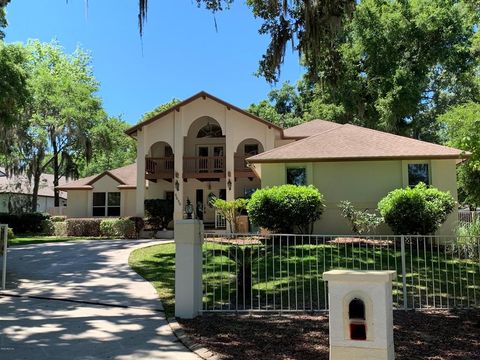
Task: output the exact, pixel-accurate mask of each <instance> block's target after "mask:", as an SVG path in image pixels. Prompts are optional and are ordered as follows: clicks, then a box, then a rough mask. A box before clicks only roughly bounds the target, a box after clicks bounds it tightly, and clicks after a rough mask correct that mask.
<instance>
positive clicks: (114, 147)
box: [79, 117, 137, 177]
mask: <svg viewBox="0 0 480 360" xmlns="http://www.w3.org/2000/svg"><path fill="white" fill-rule="evenodd" d="M129 127H130V125H129V124H128V123H127V122H125V121H124V120H122V119H121V118H118V117H102V118H101V119H100V120H99V122H98V123H97V124H95V125H94V127H93V128H92V129H91V130H90V131H89V136H90V141H91V147H92V156H91V159H90V161H87V159H85V158H84V159H80V160H79V162H80V164H81V165H79V168H80V170H79V175H80V176H81V177H86V176H90V175H94V174H99V173H102V172H104V171H106V170H111V169H115V168H118V167H122V166H125V165H129V164H133V163H134V162H135V159H136V157H137V149H136V146H135V141H134V140H133V139H132V138H130V137H128V136H126V135H125V131H126V130H127V129H128V128H129Z"/></svg>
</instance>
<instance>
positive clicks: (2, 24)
mask: <svg viewBox="0 0 480 360" xmlns="http://www.w3.org/2000/svg"><path fill="white" fill-rule="evenodd" d="M9 2H10V0H0V41H2V40H3V38H4V37H5V33H4V32H3V30H2V29H4V28H6V27H7V18H6V16H5V8H6V6H7V5H8V3H9Z"/></svg>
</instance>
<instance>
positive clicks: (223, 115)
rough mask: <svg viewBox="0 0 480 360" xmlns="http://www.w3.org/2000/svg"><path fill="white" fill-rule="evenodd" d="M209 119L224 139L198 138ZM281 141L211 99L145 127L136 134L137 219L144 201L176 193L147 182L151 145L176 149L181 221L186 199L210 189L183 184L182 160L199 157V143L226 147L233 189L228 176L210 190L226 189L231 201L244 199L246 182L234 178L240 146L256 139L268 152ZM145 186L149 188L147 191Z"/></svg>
mask: <svg viewBox="0 0 480 360" xmlns="http://www.w3.org/2000/svg"><path fill="white" fill-rule="evenodd" d="M207 118H210V119H213V120H215V121H216V122H217V123H218V125H219V126H220V127H221V128H222V133H223V135H224V136H225V138H220V139H218V138H217V139H208V138H204V139H196V138H195V137H196V134H197V132H198V130H199V129H200V128H201V125H202V124H206V123H207V122H209V121H211V120H209V119H207ZM280 137H281V131H280V130H278V129H276V128H273V127H271V126H269V125H268V124H265V123H262V122H259V121H257V120H255V119H252V118H251V117H249V116H246V115H244V114H242V113H240V112H237V111H235V110H233V109H229V108H227V107H226V106H224V105H223V104H220V103H218V102H216V101H214V100H211V99H210V98H208V97H206V98H205V99H202V98H199V99H196V100H194V101H192V102H191V103H189V104H187V105H184V106H182V107H180V108H179V109H178V111H177V110H175V111H173V112H171V113H169V114H167V115H166V116H165V117H163V118H162V119H159V120H157V121H154V122H152V123H150V124H148V125H145V126H144V127H143V129H142V130H139V131H138V132H137V167H138V176H137V184H139V185H140V186H138V187H137V196H136V213H137V215H138V216H143V215H144V205H143V200H144V199H148V198H158V197H160V198H163V194H164V192H165V191H166V189H167V188H168V191H172V190H171V189H173V185H172V183H168V185H167V184H164V181H158V182H157V184H152V182H145V176H144V174H145V155H146V154H148V153H149V152H150V150H151V147H152V145H154V144H156V143H158V142H165V143H167V144H169V145H170V146H171V147H172V149H173V153H174V159H175V165H174V166H175V173H177V174H178V179H179V189H178V191H177V190H176V189H175V190H174V191H175V219H181V218H183V209H184V207H185V201H186V199H187V198H189V199H190V200H192V199H193V197H194V196H192V194H193V195H195V190H196V189H198V188H203V189H207V185H206V184H205V182H199V181H197V180H194V179H188V181H186V182H185V181H182V179H183V156H196V146H197V145H198V144H199V143H211V144H222V145H224V149H225V150H224V153H225V161H226V172H227V173H230V174H231V177H230V180H231V182H232V184H233V185H232V188H231V189H228V187H227V185H226V184H227V182H228V180H229V178H228V176H227V177H226V178H224V179H220V181H216V182H212V184H213V183H215V184H214V185H211V187H212V186H213V188H214V189H216V190H217V191H218V190H219V189H222V188H223V189H226V191H227V200H232V199H234V198H236V197H239V196H243V194H244V189H245V186H244V184H243V182H244V180H236V179H235V178H234V155H235V153H236V152H237V149H238V145H239V144H241V143H242V141H244V140H246V139H255V140H256V141H258V142H259V143H260V144H261V147H260V148H263V150H264V151H268V150H271V149H273V148H274V147H275V141H276V139H279V138H280ZM246 181H247V182H248V181H249V180H248V179H246ZM144 184H145V186H144ZM146 184H148V188H147V187H146V186H147V185H146ZM237 184H238V186H237ZM247 185H248V184H247ZM247 185H246V186H247ZM259 185H260V183H259V181H258V180H257V183H256V187H258V186H259ZM248 186H249V185H248ZM207 190H208V189H207ZM204 191H206V190H204Z"/></svg>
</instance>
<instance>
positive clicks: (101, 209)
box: [92, 193, 107, 216]
mask: <svg viewBox="0 0 480 360" xmlns="http://www.w3.org/2000/svg"><path fill="white" fill-rule="evenodd" d="M106 195H107V194H106V193H93V212H92V214H93V216H105V199H106Z"/></svg>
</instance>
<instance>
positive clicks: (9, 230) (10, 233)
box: [7, 228, 15, 240]
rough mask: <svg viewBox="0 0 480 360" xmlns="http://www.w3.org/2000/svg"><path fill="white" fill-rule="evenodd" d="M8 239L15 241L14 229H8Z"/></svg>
mask: <svg viewBox="0 0 480 360" xmlns="http://www.w3.org/2000/svg"><path fill="white" fill-rule="evenodd" d="M7 238H8V240H12V239H15V234H14V232H13V229H12V228H8V230H7Z"/></svg>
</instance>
